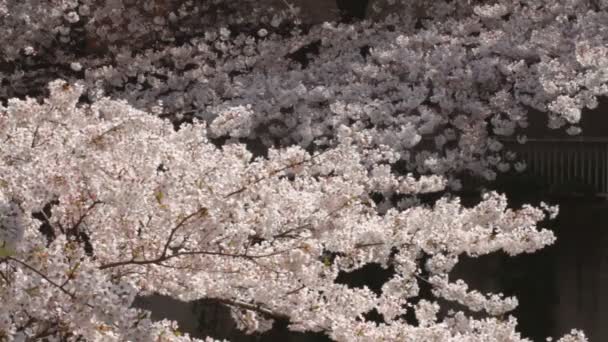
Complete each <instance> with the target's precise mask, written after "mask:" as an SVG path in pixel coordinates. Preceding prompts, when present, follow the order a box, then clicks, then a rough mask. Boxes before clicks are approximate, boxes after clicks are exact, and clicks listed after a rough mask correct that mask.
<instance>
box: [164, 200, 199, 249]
mask: <svg viewBox="0 0 608 342" xmlns="http://www.w3.org/2000/svg"><path fill="white" fill-rule="evenodd" d="M207 212H208V209H207V208H205V207H202V208H200V209H198V210H197V211H195V212H193V213H191V214H189V215H187V216H186V217H184V218H183V219H181V221H179V222H178V223H177V225H176V226H175V227H173V229H171V232H170V233H169V237H168V238H167V242H166V243H165V246H164V247H163V251H162V253H161V254H160V257H159V258H164V257H166V256H167V250H168V249H169V245H170V244H171V242H173V236H174V235H175V233H176V232H177V230H178V229H180V228H181V227H183V225H184V224H185V223H186V222H187V221H188V220H189V219H191V218H193V217H194V216H196V215H207Z"/></svg>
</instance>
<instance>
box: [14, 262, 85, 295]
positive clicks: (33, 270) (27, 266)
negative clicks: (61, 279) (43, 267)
mask: <svg viewBox="0 0 608 342" xmlns="http://www.w3.org/2000/svg"><path fill="white" fill-rule="evenodd" d="M6 258H7V259H8V260H11V261H14V262H16V263H18V264H19V265H21V266H23V267H25V268H27V269H28V270H30V271H32V272H34V273H36V274H37V275H38V276H40V277H41V278H42V279H44V280H46V281H47V282H48V283H49V284H51V285H53V286H55V287H56V288H58V289H59V290H61V292H63V293H65V294H66V295H68V296H70V298H72V299H75V298H76V295H75V294H73V293H71V292H70V291H68V290H66V289H64V288H63V286H61V285H59V284H57V283H56V282H54V281H53V280H51V279H50V278H49V277H47V276H46V275H45V274H44V273H42V272H40V271H38V270H37V269H36V268H35V267H33V266H30V265H28V264H27V263H25V262H23V261H21V260H19V259H15V258H13V257H10V256H9V257H6Z"/></svg>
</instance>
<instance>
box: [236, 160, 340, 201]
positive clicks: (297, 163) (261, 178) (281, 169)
mask: <svg viewBox="0 0 608 342" xmlns="http://www.w3.org/2000/svg"><path fill="white" fill-rule="evenodd" d="M327 151H328V150H325V151H321V152H319V153H317V154H315V155H314V156H311V157H310V158H309V159H306V160H302V161H299V162H296V163H293V164H289V165H286V166H284V167H281V168H279V169H276V170H272V171H270V173H269V174H268V176H264V177H260V178H258V179H256V180H255V181H253V182H251V183H249V184H247V185H244V186H243V187H241V188H239V189H237V190H234V191H232V192H230V193H228V194H227V195H224V198H228V197H230V196H234V195H236V194H239V193H241V192H243V191H245V190H247V189H248V188H249V187H250V186H252V185H255V184H257V183H259V182H261V181H263V180H265V179H268V178H270V177H272V176H274V175H276V174H277V173H279V172H282V171H285V170H287V169H290V168H292V167H294V166H298V165H302V164H305V163H308V162H310V161H313V160H314V159H315V158H317V157H318V156H320V155H322V154H324V153H326V152H327Z"/></svg>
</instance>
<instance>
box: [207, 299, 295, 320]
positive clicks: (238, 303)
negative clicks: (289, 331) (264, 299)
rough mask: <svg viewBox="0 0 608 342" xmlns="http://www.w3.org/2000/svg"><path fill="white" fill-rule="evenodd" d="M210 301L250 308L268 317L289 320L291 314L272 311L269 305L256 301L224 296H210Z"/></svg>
mask: <svg viewBox="0 0 608 342" xmlns="http://www.w3.org/2000/svg"><path fill="white" fill-rule="evenodd" d="M209 300H210V301H213V302H216V303H220V304H225V305H228V306H235V307H238V308H241V309H246V310H250V311H255V312H258V313H260V314H262V315H264V316H266V317H270V318H273V319H276V320H289V316H288V315H286V314H282V313H279V312H276V311H272V309H269V308H267V307H264V306H262V305H261V304H256V303H247V302H244V301H240V300H237V299H232V300H231V299H224V298H209Z"/></svg>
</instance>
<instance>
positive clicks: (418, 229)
mask: <svg viewBox="0 0 608 342" xmlns="http://www.w3.org/2000/svg"><path fill="white" fill-rule="evenodd" d="M275 5H277V9H276V10H271V9H270V8H265V7H263V6H262V5H260V4H259V3H257V2H253V1H239V2H229V1H219V0H214V1H202V2H200V1H185V2H182V1H171V0H155V1H148V2H145V3H141V2H137V1H128V0H113V1H110V0H108V1H92V0H61V1H59V0H58V1H48V2H40V1H35V0H23V1H14V0H3V1H0V40H2V42H3V46H2V48H1V53H2V56H1V57H2V63H1V65H0V77H1V79H2V85H3V87H2V88H1V89H0V100H2V102H3V104H2V106H0V142H1V144H2V145H1V146H2V147H1V148H0V300H1V302H2V307H1V309H0V340H1V339H7V340H11V341H12V340H15V341H35V340H41V339H43V338H46V339H47V340H49V341H53V340H56V341H61V340H86V341H157V340H159V341H160V340H167V341H187V340H190V337H189V336H187V335H182V334H181V333H179V330H178V327H177V326H176V324H175V323H174V322H170V321H160V322H158V321H152V320H151V319H150V318H149V313H147V312H145V311H142V310H140V309H136V308H134V307H132V303H133V300H134V298H135V297H136V296H143V295H146V294H151V293H160V294H163V295H168V296H172V297H175V298H179V299H182V300H186V301H190V300H196V299H201V298H212V299H215V300H217V301H218V302H221V303H223V304H225V305H227V306H229V307H231V309H232V311H233V314H234V316H235V318H236V319H237V321H238V322H239V325H240V327H241V328H242V329H243V330H246V331H248V332H253V331H263V330H267V329H269V328H271V327H272V322H273V320H276V319H281V320H288V321H289V324H290V325H289V327H290V329H293V330H301V331H321V332H324V333H326V334H327V335H328V336H330V337H331V338H332V339H334V340H336V341H349V342H350V341H454V342H456V341H527V340H526V339H525V338H523V337H521V336H520V335H519V333H518V332H517V331H516V321H515V319H514V318H513V317H510V316H508V312H509V311H511V310H512V309H514V308H515V307H516V305H517V300H516V299H515V298H512V297H505V296H503V295H502V294H499V293H497V294H484V293H480V292H478V291H476V290H475V289H470V288H469V287H468V286H467V284H465V283H464V282H463V281H461V280H457V279H452V278H451V277H450V271H451V270H452V269H453V268H454V266H455V265H456V264H457V263H458V261H459V258H460V257H461V256H463V255H468V256H480V255H484V254H489V253H492V252H497V251H503V252H505V253H507V254H509V255H517V254H521V253H530V252H534V251H536V250H538V249H540V248H542V247H544V246H546V245H548V244H551V243H552V242H553V241H554V240H555V237H554V236H553V234H552V232H550V231H548V230H545V229H542V228H539V227H538V226H537V224H538V223H539V222H540V221H542V220H543V219H545V217H546V216H549V217H551V218H552V217H554V216H555V215H556V214H557V211H556V210H557V209H556V208H554V207H550V206H546V205H544V204H543V206H541V208H536V207H533V206H530V205H526V206H523V207H522V208H520V209H518V210H513V209H510V208H508V207H507V200H506V198H505V197H504V195H500V194H497V193H494V192H488V193H486V194H484V196H483V199H482V200H481V202H480V203H478V204H477V205H475V206H472V207H465V206H463V205H461V203H460V200H459V198H458V197H455V196H453V195H449V193H446V195H445V196H443V197H441V198H440V199H438V200H437V201H435V202H434V203H431V204H425V203H424V201H421V200H420V198H419V196H420V195H421V194H425V193H436V192H439V191H444V190H445V189H452V190H458V189H459V188H460V187H461V183H460V180H459V179H460V176H461V175H463V174H473V175H478V176H482V177H484V178H485V179H487V180H493V179H494V178H495V177H496V172H507V171H509V170H510V169H511V167H512V166H514V168H515V169H517V170H521V169H523V168H524V165H523V164H521V163H515V161H516V156H514V155H513V154H511V153H508V151H503V145H502V143H501V142H500V141H499V139H498V138H499V137H501V136H512V135H517V136H519V138H520V140H522V141H523V140H525V138H524V136H523V134H524V132H525V128H526V126H527V113H528V111H529V110H530V109H535V110H537V111H541V112H546V113H547V118H548V123H549V127H551V128H556V129H557V128H561V127H564V126H567V131H568V132H569V133H571V134H578V133H579V132H580V129H579V128H578V126H577V125H576V124H577V123H578V122H579V120H580V116H581V111H582V110H583V109H584V108H593V107H594V106H596V105H597V97H598V96H603V95H606V94H608V82H607V81H608V48H606V46H608V30H606V26H605V23H606V22H608V3H607V2H606V1H605V0H597V1H596V0H559V1H555V0H551V1H550V0H528V1H524V0H519V1H512V0H498V1H475V0H471V1H468V0H467V1H464V0H462V1H455V0H452V1H432V2H430V1H422V0H420V1H418V0H409V1H387V3H386V4H384V3H383V2H382V1H377V2H374V3H373V4H372V6H371V8H370V9H369V12H370V13H373V14H370V16H372V17H373V16H375V20H373V21H360V22H351V23H345V22H342V23H337V22H331V23H322V24H315V25H312V24H309V23H307V22H306V21H305V20H303V19H300V17H299V13H298V10H297V8H295V7H293V6H285V4H283V3H282V2H277V3H275ZM281 6H283V7H281ZM391 6H396V7H395V8H392V9H391ZM383 11H384V12H383ZM385 11H390V12H391V14H390V15H387V14H386V13H385ZM301 20H303V21H302V22H300V21H301ZM58 78H61V79H63V80H56V79H58ZM47 85H48V86H47ZM166 118H169V119H170V120H167V119H166ZM378 194H379V195H380V196H381V197H382V198H383V200H382V201H377V200H375V195H378ZM370 263H377V264H380V265H382V266H383V267H386V268H391V269H393V270H394V272H392V274H391V276H390V279H389V280H388V281H387V282H386V283H385V284H384V285H383V286H382V289H381V291H379V292H374V291H372V290H370V289H369V288H366V287H362V288H360V287H351V286H348V285H347V284H343V283H341V282H338V281H337V280H336V279H337V277H338V275H339V274H343V273H344V272H350V271H353V270H357V269H360V268H361V267H363V266H364V265H368V264H370ZM422 286H429V287H430V288H431V289H432V290H431V292H432V298H424V299H420V292H421V290H420V289H421V287H422ZM446 303H451V304H450V305H449V307H450V308H452V309H451V310H447V309H446V307H447V306H446V305H445V304H446ZM454 308H455V309H454ZM373 310H375V311H376V312H377V313H378V314H380V315H381V317H382V323H378V322H375V321H372V320H368V319H366V314H367V313H369V312H370V311H373ZM410 313H412V314H413V315H414V316H415V320H414V321H415V322H412V319H409V318H408V317H407V316H408V315H410ZM209 340H210V341H211V338H210V339H209ZM585 340H586V339H585V337H584V335H583V334H582V333H580V332H573V333H572V334H570V335H567V336H565V337H563V338H562V339H561V340H560V341H563V342H570V341H585Z"/></svg>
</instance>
